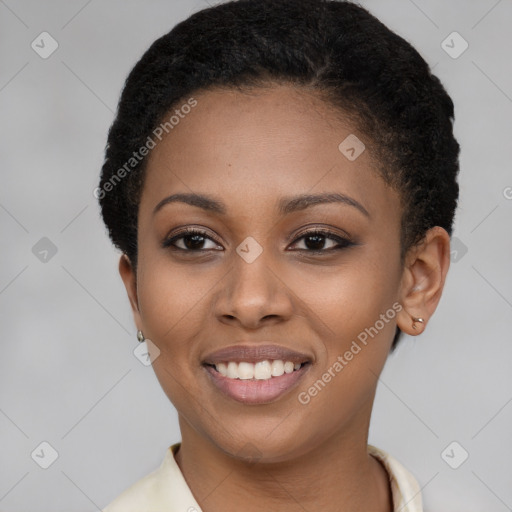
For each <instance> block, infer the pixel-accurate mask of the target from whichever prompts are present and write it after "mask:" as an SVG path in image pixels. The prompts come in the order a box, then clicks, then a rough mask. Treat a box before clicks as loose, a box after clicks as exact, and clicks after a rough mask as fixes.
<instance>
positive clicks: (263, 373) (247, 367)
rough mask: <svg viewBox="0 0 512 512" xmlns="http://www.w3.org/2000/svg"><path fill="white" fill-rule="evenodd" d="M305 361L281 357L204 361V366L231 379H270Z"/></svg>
mask: <svg viewBox="0 0 512 512" xmlns="http://www.w3.org/2000/svg"><path fill="white" fill-rule="evenodd" d="M307 364H309V363H308V362H307V361H305V362H303V363H298V362H293V361H283V360H282V359H275V360H268V359H265V360H262V361H257V362H256V363H252V362H249V361H240V362H236V361H226V362H221V363H216V364H209V363H206V366H209V367H211V368H213V369H214V370H215V371H216V372H217V373H219V374H220V375H222V376H223V377H226V378H227V379H232V380H236V379H238V380H271V379H275V378H277V377H281V376H282V375H284V374H290V373H293V372H296V371H298V370H300V369H301V368H302V367H304V366H305V365H307Z"/></svg>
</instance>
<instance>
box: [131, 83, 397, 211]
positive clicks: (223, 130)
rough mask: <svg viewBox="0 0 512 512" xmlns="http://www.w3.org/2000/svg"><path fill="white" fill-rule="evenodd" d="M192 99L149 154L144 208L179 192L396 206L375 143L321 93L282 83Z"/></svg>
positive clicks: (235, 199) (236, 199) (242, 200)
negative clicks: (338, 196)
mask: <svg viewBox="0 0 512 512" xmlns="http://www.w3.org/2000/svg"><path fill="white" fill-rule="evenodd" d="M193 98H194V99H195V101H196V102H197V104H196V106H195V107H194V108H193V109H188V108H187V109H184V111H183V112H185V111H186V112H188V113H186V114H184V113H181V115H180V116H179V122H178V123H177V124H175V125H174V126H173V128H172V129H171V130H169V133H167V134H165V133H164V136H163V137H162V140H161V141H160V142H158V144H157V146H156V147H155V148H154V149H153V150H152V151H151V153H150V155H149V156H148V163H147V173H146V179H145V185H144V193H143V195H142V201H141V209H142V208H145V209H147V208H149V207H150V206H151V205H153V206H154V205H155V204H156V203H158V201H160V200H161V199H162V198H163V197H165V196H166V195H169V194H171V193H175V192H188V193H190V192H194V193H207V194H210V195H215V196H218V197H224V198H226V202H229V203H232V205H233V207H234V206H235V205H236V204H237V203H238V206H239V207H244V205H245V206H247V199H248V198H250V199H251V200H259V201H260V202H259V204H261V205H263V204H269V205H274V204H275V203H276V201H275V200H276V197H278V196H283V195H286V196H288V195H293V194H304V193H317V192H332V191H338V192H342V193H344V194H348V195H351V196H353V197H356V198H358V200H359V199H360V202H361V203H363V204H364V205H365V206H366V205H368V208H367V209H368V210H371V209H376V208H377V209H378V208H379V207H381V208H386V207H388V208H389V207H390V206H393V207H396V201H397V197H396V196H395V194H394V192H393V191H392V190H391V189H389V187H387V186H386V185H385V183H384V182H383V181H382V180H381V178H380V177H379V176H378V174H377V173H376V172H375V169H374V164H373V162H372V159H371V144H372V143H371V141H369V140H365V137H364V136H363V135H361V134H360V133H359V132H358V130H357V127H356V126H355V125H354V124H353V123H351V122H350V121H349V119H348V118H347V119H344V118H343V115H342V113H341V111H340V110H337V109H335V108H334V107H333V106H331V105H329V104H328V103H326V102H324V101H323V100H322V99H321V98H320V97H319V96H317V95H315V94H314V93H311V92H309V91H306V90H300V89H297V88H293V87H291V86H286V85H276V86H273V87H268V88H263V89H255V90H251V91H244V92H240V91H236V90H219V89H215V90H208V91H202V92H200V93H197V94H194V95H193ZM186 101H187V98H185V99H184V101H183V104H185V103H186ZM176 109H178V110H179V109H180V106H179V105H178V106H176V107H175V108H174V111H176ZM176 113H177V114H179V112H176ZM170 115H172V113H170ZM170 115H169V116H170ZM177 119H178V118H176V120H177ZM354 136H355V137H357V138H354ZM347 138H348V139H347ZM345 140H348V141H349V142H348V143H346V144H343V142H344V141H345ZM358 140H359V141H360V143H359V142H357V141H358ZM354 142H355V144H356V147H355V150H356V151H357V152H358V153H359V152H360V151H361V150H362V149H363V148H364V150H363V151H362V153H361V154H360V155H359V156H358V157H357V158H356V159H355V160H354V159H350V158H347V153H346V149H347V147H346V146H347V144H348V145H349V146H354ZM340 144H342V146H341V150H340ZM357 144H360V146H357ZM363 144H364V146H363ZM348 149H351V148H348ZM344 151H345V153H344ZM348 156H353V153H351V152H349V153H348Z"/></svg>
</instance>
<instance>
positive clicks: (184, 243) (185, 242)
mask: <svg viewBox="0 0 512 512" xmlns="http://www.w3.org/2000/svg"><path fill="white" fill-rule="evenodd" d="M207 241H210V242H212V243H213V247H203V245H204V244H205V242H207ZM179 243H181V247H179ZM162 247H164V248H172V249H175V250H179V251H185V252H200V251H207V250H210V249H214V250H219V249H216V248H217V247H219V244H218V243H217V242H216V241H215V240H214V239H213V238H211V237H210V236H208V234H207V233H206V231H202V230H201V229H197V228H187V229H184V230H183V231H181V232H180V233H177V234H175V235H174V236H172V237H170V238H167V239H166V240H164V241H163V243H162Z"/></svg>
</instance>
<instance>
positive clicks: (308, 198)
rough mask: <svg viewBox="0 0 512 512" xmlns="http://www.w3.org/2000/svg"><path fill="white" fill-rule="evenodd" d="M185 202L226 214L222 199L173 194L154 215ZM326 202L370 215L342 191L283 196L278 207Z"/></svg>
mask: <svg viewBox="0 0 512 512" xmlns="http://www.w3.org/2000/svg"><path fill="white" fill-rule="evenodd" d="M176 202H180V203H185V204H189V205H191V206H196V207H198V208H202V209H203V210H206V211H209V212H213V213H217V214H219V215H226V213H227V209H226V206H225V205H224V203H222V202H221V201H219V200H217V199H214V198H212V197H209V196H207V195H203V194H193V193H189V194H185V193H181V194H172V195H170V196H168V197H166V198H164V199H162V200H161V201H160V202H159V203H158V204H157V205H156V206H155V208H154V210H153V215H155V214H156V213H157V212H158V211H159V210H160V209H161V208H163V207H164V206H165V205H166V204H169V203H176ZM325 203H341V204H346V205H348V206H352V207H354V208H356V209H357V210H359V211H360V212H361V213H363V214H364V215H365V216H366V217H368V218H369V217H370V214H369V213H368V210H367V209H366V208H365V207H364V206H363V205H362V204H361V203H359V202H358V201H356V200H355V199H354V198H352V197H350V196H347V195H346V194H341V193H338V192H336V193H323V194H302V195H298V196H290V197H283V198H282V199H280V200H279V202H278V204H277V207H278V210H279V212H280V213H281V215H288V214H290V213H293V212H296V211H300V210H305V209H306V208H309V207H311V206H315V205H318V204H325Z"/></svg>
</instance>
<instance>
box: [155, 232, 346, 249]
mask: <svg viewBox="0 0 512 512" xmlns="http://www.w3.org/2000/svg"><path fill="white" fill-rule="evenodd" d="M193 235H199V236H201V237H203V238H207V239H208V240H211V241H212V242H215V243H216V244H219V245H220V243H219V242H218V241H217V240H215V239H214V238H212V237H211V236H209V235H208V233H206V232H205V231H203V230H201V229H197V228H186V229H185V230H183V231H181V232H180V233H177V234H176V235H174V236H172V237H170V238H167V239H166V240H164V241H163V243H162V247H163V248H164V249H166V248H169V249H171V250H173V251H181V252H184V253H185V252H189V253H195V252H196V253H200V252H206V251H210V250H212V249H196V250H193V249H182V248H181V247H176V246H175V245H174V243H175V242H176V241H177V240H180V239H181V238H185V237H187V236H193ZM314 235H321V236H323V237H325V238H326V239H329V240H333V241H335V242H337V243H338V246H337V247H332V248H330V249H317V250H314V249H297V250H298V251H301V252H306V253H309V254H320V253H328V252H332V251H340V250H342V249H346V248H348V247H350V246H353V245H355V244H354V243H353V242H351V241H350V240H348V239H347V238H343V237H341V236H339V235H336V234H335V233H333V232H332V231H329V230H327V229H322V228H317V229H314V230H310V231H305V232H303V233H300V234H299V235H298V236H297V238H296V239H295V240H294V242H293V243H294V244H295V243H297V242H298V241H299V240H301V239H303V238H306V237H308V236H314Z"/></svg>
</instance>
